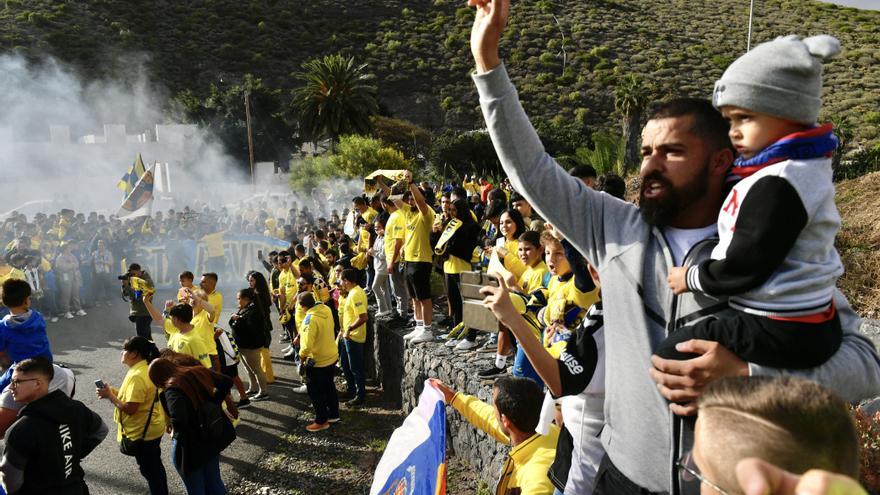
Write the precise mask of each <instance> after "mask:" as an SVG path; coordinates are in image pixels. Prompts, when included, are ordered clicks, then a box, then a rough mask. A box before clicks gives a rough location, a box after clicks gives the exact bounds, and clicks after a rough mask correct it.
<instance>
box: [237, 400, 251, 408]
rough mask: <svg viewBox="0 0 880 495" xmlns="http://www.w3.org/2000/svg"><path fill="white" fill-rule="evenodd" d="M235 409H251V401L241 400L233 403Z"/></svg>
mask: <svg viewBox="0 0 880 495" xmlns="http://www.w3.org/2000/svg"><path fill="white" fill-rule="evenodd" d="M235 407H237V408H238V409H246V408H248V407H251V401H250V400H248V399H241V400H240V401H238V402H236V403H235Z"/></svg>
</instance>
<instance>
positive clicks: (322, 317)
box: [299, 304, 339, 368]
mask: <svg viewBox="0 0 880 495" xmlns="http://www.w3.org/2000/svg"><path fill="white" fill-rule="evenodd" d="M299 341H300V346H301V347H300V349H299V357H300V358H301V359H303V360H306V359H308V358H312V359H314V360H315V366H317V367H319V368H323V367H325V366H331V365H333V363H335V362H336V361H337V360H338V359H339V347H338V346H337V345H336V338H334V337H333V313H331V312H330V308H329V307H328V306H327V305H326V304H316V305H314V306H313V307H312V309H310V310H308V311H307V312H306V316H305V318H304V319H303V323H302V329H301V330H300V337H299Z"/></svg>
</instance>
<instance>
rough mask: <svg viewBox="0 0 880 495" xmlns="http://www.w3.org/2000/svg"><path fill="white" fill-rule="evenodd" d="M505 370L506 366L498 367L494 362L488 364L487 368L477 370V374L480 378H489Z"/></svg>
mask: <svg viewBox="0 0 880 495" xmlns="http://www.w3.org/2000/svg"><path fill="white" fill-rule="evenodd" d="M506 372H507V368H498V367H497V366H495V365H494V364H493V365H491V366H489V367H488V368H486V369H484V370H481V371H479V372H477V376H479V377H480V378H489V377H492V376H496V375H502V374H504V373H506Z"/></svg>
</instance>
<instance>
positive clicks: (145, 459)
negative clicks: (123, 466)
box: [134, 437, 168, 495]
mask: <svg viewBox="0 0 880 495" xmlns="http://www.w3.org/2000/svg"><path fill="white" fill-rule="evenodd" d="M161 443H162V437H159V438H157V439H155V440H145V441H144V442H143V443H142V444H141V448H140V450H139V451H138V453H137V455H136V456H134V459H135V460H136V461H137V464H138V469H139V470H140V472H141V475H142V476H143V477H144V478H145V479H146V480H147V486H149V487H150V495H168V477H167V476H166V475H165V466H163V465H162V451H161V450H160V448H159V446H160V444H161Z"/></svg>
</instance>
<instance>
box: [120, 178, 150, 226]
mask: <svg viewBox="0 0 880 495" xmlns="http://www.w3.org/2000/svg"><path fill="white" fill-rule="evenodd" d="M152 207H153V172H152V170H150V171H147V172H144V175H143V176H142V177H141V179H140V180H139V181H138V182H137V185H135V187H134V189H132V190H131V192H130V193H129V194H128V196H126V197H125V201H123V202H122V206H120V207H119V211H118V212H117V213H116V215H117V216H118V217H119V218H134V217H141V216H145V215H150V214H151V213H152Z"/></svg>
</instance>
